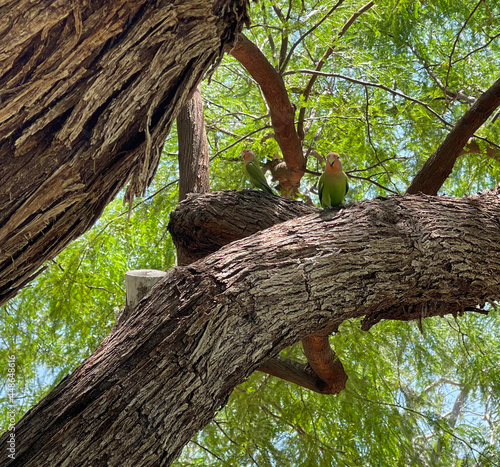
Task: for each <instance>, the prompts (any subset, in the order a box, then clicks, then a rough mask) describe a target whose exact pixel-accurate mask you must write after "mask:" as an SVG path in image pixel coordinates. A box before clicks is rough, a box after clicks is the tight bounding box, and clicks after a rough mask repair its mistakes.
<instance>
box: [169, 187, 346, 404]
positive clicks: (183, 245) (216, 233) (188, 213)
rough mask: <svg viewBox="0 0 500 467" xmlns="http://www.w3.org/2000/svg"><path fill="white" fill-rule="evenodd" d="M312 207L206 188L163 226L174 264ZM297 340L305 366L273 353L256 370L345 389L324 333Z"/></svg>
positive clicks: (325, 389)
mask: <svg viewBox="0 0 500 467" xmlns="http://www.w3.org/2000/svg"><path fill="white" fill-rule="evenodd" d="M242 206H244V207H245V211H242V209H241V207H242ZM313 212H319V209H317V208H314V207H311V206H307V205H305V204H303V203H301V202H297V201H293V200H290V199H288V198H279V197H276V196H272V195H268V194H266V193H263V192H260V191H254V190H244V191H236V192H235V191H227V192H218V193H206V194H204V195H202V196H197V197H195V196H192V197H190V198H189V200H188V201H185V202H184V203H180V204H179V205H178V206H177V208H176V210H175V211H174V212H172V213H171V214H170V222H169V224H168V229H169V231H170V234H171V236H172V239H173V241H174V244H175V245H176V249H177V257H178V260H179V264H181V265H185V264H190V263H192V262H193V261H195V260H197V259H200V258H204V257H205V256H207V255H208V254H210V253H213V252H215V251H217V250H218V249H220V248H222V247H223V246H224V245H227V244H228V243H231V242H234V241H235V240H240V239H242V238H245V237H248V236H250V235H252V234H254V233H257V232H260V231H261V230H264V229H266V228H268V227H271V226H273V225H275V224H278V223H280V222H284V221H286V220H289V219H293V218H296V217H300V216H305V215H307V214H311V213H313ZM233 214H234V215H233ZM242 214H243V215H242ZM302 345H303V346H304V351H305V354H306V355H307V360H308V364H307V365H306V364H301V363H299V362H293V361H290V360H288V359H283V358H281V357H279V358H278V357H276V358H274V359H271V360H268V361H266V362H264V363H263V364H262V365H260V366H259V368H258V370H259V371H263V372H265V373H268V374H270V375H273V376H276V377H278V378H282V379H285V380H287V381H290V382H292V383H295V384H298V385H300V386H303V387H305V388H307V389H310V390H312V391H316V392H320V393H322V394H337V393H338V392H340V391H341V390H342V389H344V388H345V382H346V380H347V375H346V373H345V371H344V369H343V367H342V363H341V362H340V361H339V360H338V359H337V358H336V356H335V353H334V352H333V350H332V349H331V348H330V345H329V341H328V334H323V335H322V336H307V337H305V338H304V339H303V340H302Z"/></svg>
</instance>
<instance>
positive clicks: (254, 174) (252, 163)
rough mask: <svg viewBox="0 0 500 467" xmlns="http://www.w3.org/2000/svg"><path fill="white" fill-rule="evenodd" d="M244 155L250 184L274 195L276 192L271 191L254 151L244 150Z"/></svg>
mask: <svg viewBox="0 0 500 467" xmlns="http://www.w3.org/2000/svg"><path fill="white" fill-rule="evenodd" d="M242 154H243V160H244V161H245V173H246V174H247V178H248V180H249V181H250V183H251V184H252V185H253V186H254V187H255V188H259V189H261V190H263V191H267V192H268V193H271V194H273V195H274V191H273V190H271V188H270V187H269V185H268V184H267V180H266V177H264V174H263V173H262V170H260V167H259V161H258V160H257V157H256V156H255V154H254V153H253V151H250V150H249V149H244V150H243V152H242Z"/></svg>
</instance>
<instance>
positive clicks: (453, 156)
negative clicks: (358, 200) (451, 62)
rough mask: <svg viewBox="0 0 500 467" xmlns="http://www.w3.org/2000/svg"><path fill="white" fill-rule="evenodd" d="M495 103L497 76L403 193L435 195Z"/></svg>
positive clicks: (499, 89)
mask: <svg viewBox="0 0 500 467" xmlns="http://www.w3.org/2000/svg"><path fill="white" fill-rule="evenodd" d="M498 106H500V79H498V80H497V81H495V83H494V84H493V85H492V86H491V87H490V88H489V89H488V90H487V91H486V92H485V93H484V94H483V95H482V96H481V97H480V98H479V99H478V100H477V101H476V102H475V103H474V104H473V105H472V106H471V108H470V109H469V110H468V111H467V112H465V114H464V115H463V116H462V118H461V119H460V120H459V121H458V122H457V124H456V125H455V126H454V127H453V129H452V130H451V131H450V133H449V134H448V136H447V137H446V138H445V140H444V141H443V142H442V143H441V145H440V146H439V147H438V148H437V150H436V152H434V154H432V155H431V156H430V157H429V159H427V161H426V162H425V164H424V165H423V167H422V168H421V169H420V170H419V172H418V173H417V175H416V176H415V178H414V179H413V181H412V182H411V184H410V186H409V187H408V189H407V190H406V192H407V193H418V192H421V193H426V194H430V195H435V194H437V192H438V191H439V189H440V188H441V186H442V185H443V183H444V181H445V180H446V179H447V178H448V176H449V175H450V174H451V171H452V170H453V166H454V164H455V161H456V160H457V158H458V157H459V156H460V154H461V152H462V150H463V148H464V147H465V146H466V145H467V141H469V138H471V137H472V135H473V134H474V132H475V131H476V130H477V129H478V128H479V127H480V126H481V125H482V124H483V123H484V122H486V120H487V119H488V117H489V116H490V115H491V114H492V113H493V112H494V111H495V109H496V108H497V107H498Z"/></svg>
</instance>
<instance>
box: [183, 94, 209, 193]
mask: <svg viewBox="0 0 500 467" xmlns="http://www.w3.org/2000/svg"><path fill="white" fill-rule="evenodd" d="M177 134H178V140H179V201H182V200H183V199H185V198H186V196H187V194H188V193H207V192H209V191H210V177H209V164H208V163H209V157H208V156H209V153H208V139H207V133H206V132H205V118H204V116H203V101H202V99H201V90H200V86H199V85H198V86H197V87H196V90H195V92H194V94H193V97H191V99H190V100H189V102H188V103H187V104H186V105H185V106H184V107H183V108H182V109H181V111H180V113H179V116H178V117H177Z"/></svg>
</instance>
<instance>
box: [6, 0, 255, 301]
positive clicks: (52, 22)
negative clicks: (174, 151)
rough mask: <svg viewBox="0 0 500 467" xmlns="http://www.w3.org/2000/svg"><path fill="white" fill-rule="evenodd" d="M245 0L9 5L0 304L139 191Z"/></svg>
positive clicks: (228, 39)
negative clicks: (115, 203) (122, 198)
mask: <svg viewBox="0 0 500 467" xmlns="http://www.w3.org/2000/svg"><path fill="white" fill-rule="evenodd" d="M247 8H248V0H175V1H170V2H156V1H153V0H134V1H131V0H112V1H104V0H95V1H91V2H83V3H82V2H76V3H72V4H71V6H70V5H69V4H68V3H67V2H65V1H56V0H52V1H48V2H44V3H43V4H42V3H39V2H31V1H28V0H21V1H18V2H8V3H7V4H5V5H4V6H2V7H1V10H0V11H1V13H2V21H1V22H0V37H1V40H0V89H1V91H0V98H1V99H0V303H3V302H5V301H6V300H7V299H8V298H10V297H12V296H13V295H15V294H16V292H17V291H18V290H19V289H20V288H21V287H23V285H25V284H26V283H27V282H28V281H30V280H31V279H32V278H33V277H34V274H36V271H37V269H38V268H40V266H41V265H42V264H43V263H44V262H45V261H47V260H48V259H51V258H53V257H54V256H55V255H56V254H58V253H59V252H60V251H61V250H62V249H63V248H64V247H65V246H66V245H68V244H69V242H70V241H71V240H73V239H75V238H76V237H78V236H79V235H81V234H82V233H83V232H85V231H86V230H87V229H88V228H90V227H91V226H92V224H93V223H94V222H95V221H96V220H97V219H98V218H99V216H100V214H101V212H102V210H103V209H104V207H105V206H106V205H107V203H109V202H110V201H111V200H112V199H113V197H114V196H115V195H116V193H117V192H118V191H119V190H120V189H121V188H122V187H124V186H125V184H126V183H127V182H129V185H128V190H127V195H126V198H127V200H131V199H132V198H133V197H134V196H135V195H138V194H139V195H140V194H142V193H143V192H144V190H145V189H146V187H147V186H148V184H149V183H150V181H151V179H152V177H153V175H154V173H155V171H156V168H157V165H158V161H159V157H160V154H161V148H162V145H163V143H164V141H165V138H166V135H167V133H168V131H169V130H170V127H171V124H172V122H173V120H174V119H175V117H176V115H177V113H178V111H179V109H180V108H181V107H182V106H183V105H184V104H185V103H186V102H187V100H188V99H189V97H190V94H191V93H192V91H193V90H194V88H195V87H196V85H197V84H198V83H199V82H200V80H201V79H202V78H203V76H204V75H205V74H206V73H207V71H208V70H209V68H210V67H211V66H213V65H214V64H216V63H217V62H218V60H219V59H220V57H221V56H222V54H223V51H224V49H225V47H227V46H231V45H232V43H233V42H234V40H235V37H236V34H237V33H238V32H239V31H240V30H241V29H242V27H243V24H244V23H245V22H248V15H247Z"/></svg>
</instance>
